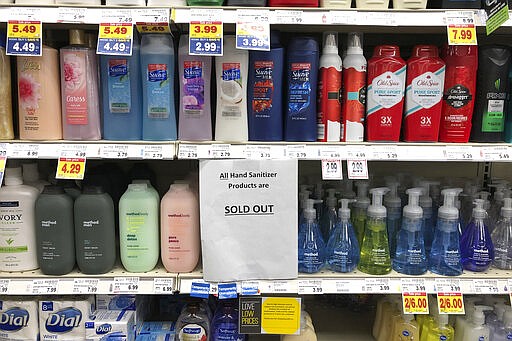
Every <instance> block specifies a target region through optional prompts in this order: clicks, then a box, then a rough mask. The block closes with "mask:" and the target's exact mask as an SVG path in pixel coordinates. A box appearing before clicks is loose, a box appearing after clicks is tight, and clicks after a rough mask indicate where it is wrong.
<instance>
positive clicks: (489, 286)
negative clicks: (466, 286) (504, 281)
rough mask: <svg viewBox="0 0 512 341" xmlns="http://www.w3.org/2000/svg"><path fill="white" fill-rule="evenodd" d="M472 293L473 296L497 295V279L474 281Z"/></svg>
mask: <svg viewBox="0 0 512 341" xmlns="http://www.w3.org/2000/svg"><path fill="white" fill-rule="evenodd" d="M473 291H474V293H475V294H498V293H499V287H498V280H497V279H474V280H473Z"/></svg>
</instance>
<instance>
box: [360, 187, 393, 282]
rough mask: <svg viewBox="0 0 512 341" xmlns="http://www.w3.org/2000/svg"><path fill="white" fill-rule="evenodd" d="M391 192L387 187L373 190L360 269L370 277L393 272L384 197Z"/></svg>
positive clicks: (371, 191)
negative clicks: (383, 202)
mask: <svg viewBox="0 0 512 341" xmlns="http://www.w3.org/2000/svg"><path fill="white" fill-rule="evenodd" d="M388 191H389V188H387V187H379V188H372V189H371V190H370V194H371V195H372V204H371V205H370V206H368V216H367V218H366V225H365V230H364V236H363V243H362V244H361V261H360V262H359V266H358V269H359V270H360V271H362V272H364V273H367V274H370V275H385V274H387V273H389V272H390V271H391V258H390V255H389V243H388V233H387V230H386V207H385V206H384V205H382V197H383V196H384V194H386V192H388Z"/></svg>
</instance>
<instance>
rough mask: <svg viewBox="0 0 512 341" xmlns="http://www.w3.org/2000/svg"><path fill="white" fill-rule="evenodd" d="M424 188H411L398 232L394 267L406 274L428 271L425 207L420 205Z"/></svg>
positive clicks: (408, 191)
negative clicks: (424, 238) (424, 225)
mask: <svg viewBox="0 0 512 341" xmlns="http://www.w3.org/2000/svg"><path fill="white" fill-rule="evenodd" d="M422 191H423V189H422V188H410V189H408V190H407V191H406V193H407V194H408V195H409V204H408V205H406V206H405V207H404V212H403V219H402V228H401V229H400V231H399V232H398V236H397V241H396V254H395V258H394V259H393V269H394V270H395V271H396V272H399V273H403V274H406V275H421V274H424V273H425V272H427V256H426V253H425V244H424V241H423V233H422V231H421V226H422V220H423V209H422V208H421V206H419V205H418V202H419V197H420V195H421V193H422Z"/></svg>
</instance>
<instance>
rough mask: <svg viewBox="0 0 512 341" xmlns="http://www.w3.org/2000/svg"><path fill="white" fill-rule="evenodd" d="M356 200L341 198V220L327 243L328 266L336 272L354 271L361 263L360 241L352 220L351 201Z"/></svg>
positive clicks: (339, 211)
mask: <svg viewBox="0 0 512 341" xmlns="http://www.w3.org/2000/svg"><path fill="white" fill-rule="evenodd" d="M354 201H355V200H350V199H341V200H340V202H341V208H340V209H339V210H338V213H339V220H338V223H337V224H336V227H335V229H334V231H333V232H332V234H331V237H330V238H329V241H328V243H327V267H328V268H329V269H330V270H332V271H336V272H352V271H354V269H355V268H356V267H357V264H358V263H359V252H360V250H359V243H358V242H357V237H356V233H355V232H354V228H353V227H352V223H351V222H350V209H349V208H348V205H349V203H351V202H354Z"/></svg>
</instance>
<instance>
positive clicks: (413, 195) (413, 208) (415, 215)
mask: <svg viewBox="0 0 512 341" xmlns="http://www.w3.org/2000/svg"><path fill="white" fill-rule="evenodd" d="M405 193H407V194H408V195H409V203H408V204H407V205H406V206H405V207H404V217H405V218H410V219H421V218H422V217H423V209H422V208H421V206H419V205H418V202H419V198H420V195H421V193H423V188H421V187H416V188H409V189H408V190H407V191H405Z"/></svg>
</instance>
